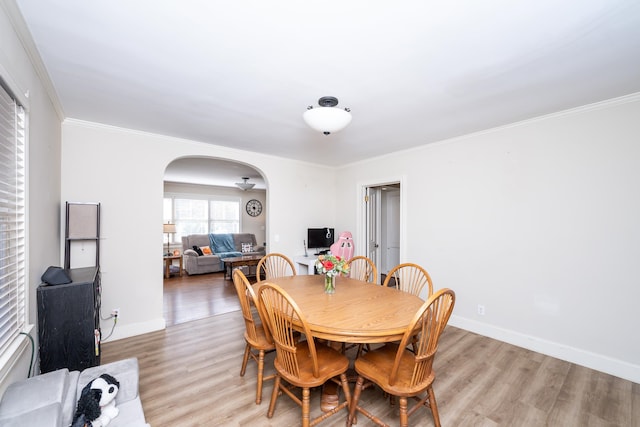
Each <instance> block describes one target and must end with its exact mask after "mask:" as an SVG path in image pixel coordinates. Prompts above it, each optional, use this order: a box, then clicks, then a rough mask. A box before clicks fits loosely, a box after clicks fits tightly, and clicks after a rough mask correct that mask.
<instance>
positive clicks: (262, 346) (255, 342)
mask: <svg viewBox="0 0 640 427" xmlns="http://www.w3.org/2000/svg"><path fill="white" fill-rule="evenodd" d="M255 327H256V339H252V338H251V336H249V333H248V332H247V331H245V333H244V339H245V340H246V341H247V342H248V343H249V345H251V347H253V348H254V349H256V350H264V351H270V350H275V348H276V346H275V344H274V343H273V342H269V340H268V339H267V335H266V332H265V330H264V326H262V324H260V323H258V322H256V323H255Z"/></svg>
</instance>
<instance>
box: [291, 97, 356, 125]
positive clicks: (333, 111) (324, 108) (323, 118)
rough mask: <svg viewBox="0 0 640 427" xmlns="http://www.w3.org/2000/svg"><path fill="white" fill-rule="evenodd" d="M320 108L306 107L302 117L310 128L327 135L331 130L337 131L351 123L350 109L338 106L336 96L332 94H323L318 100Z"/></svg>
mask: <svg viewBox="0 0 640 427" xmlns="http://www.w3.org/2000/svg"><path fill="white" fill-rule="evenodd" d="M318 105H320V108H313V106H311V105H310V106H309V107H307V111H305V112H304V114H303V115H302V118H303V119H304V121H305V122H306V123H307V124H308V125H309V127H310V128H312V129H315V130H317V131H319V132H322V133H324V134H325V135H329V134H330V133H331V132H338V131H339V130H342V129H344V128H345V127H347V125H348V124H349V123H351V110H350V109H348V108H338V107H336V105H338V98H336V97H334V96H323V97H322V98H320V99H319V100H318Z"/></svg>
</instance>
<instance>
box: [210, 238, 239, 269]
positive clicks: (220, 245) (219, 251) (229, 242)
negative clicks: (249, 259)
mask: <svg viewBox="0 0 640 427" xmlns="http://www.w3.org/2000/svg"><path fill="white" fill-rule="evenodd" d="M209 243H211V249H212V250H213V253H215V254H216V255H218V256H219V257H220V269H222V270H224V258H233V257H237V256H242V252H238V251H236V245H235V243H234V242H233V236H232V235H231V234H209Z"/></svg>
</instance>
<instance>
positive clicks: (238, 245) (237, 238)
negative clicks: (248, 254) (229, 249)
mask: <svg viewBox="0 0 640 427" xmlns="http://www.w3.org/2000/svg"><path fill="white" fill-rule="evenodd" d="M233 242H234V245H235V250H236V251H242V244H243V243H250V244H251V246H252V247H253V248H254V249H253V250H254V251H255V247H256V246H258V244H257V242H256V235H255V234H253V233H235V234H233Z"/></svg>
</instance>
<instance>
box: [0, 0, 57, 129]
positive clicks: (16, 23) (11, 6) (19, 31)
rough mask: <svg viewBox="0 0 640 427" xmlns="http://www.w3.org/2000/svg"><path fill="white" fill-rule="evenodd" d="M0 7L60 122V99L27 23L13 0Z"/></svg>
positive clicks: (2, 2) (4, 0) (3, 3)
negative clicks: (4, 12) (5, 14)
mask: <svg viewBox="0 0 640 427" xmlns="http://www.w3.org/2000/svg"><path fill="white" fill-rule="evenodd" d="M0 7H2V8H3V9H4V10H5V11H6V12H7V17H8V18H9V20H10V21H11V24H12V25H13V29H14V31H15V32H16V35H17V36H18V39H19V40H20V42H21V43H22V47H23V48H24V50H25V52H26V53H27V56H28V57H29V61H31V65H32V66H33V68H34V70H35V72H36V75H37V76H38V78H39V79H40V83H41V84H42V86H43V87H44V90H45V92H46V93H47V95H48V96H49V99H50V100H51V105H53V108H54V110H55V111H56V114H57V115H58V118H59V119H60V121H61V122H62V121H63V120H64V118H65V115H64V110H63V109H62V104H60V98H59V97H58V93H57V92H56V89H55V86H54V85H53V82H52V81H51V78H50V77H49V73H48V72H47V67H45V65H44V62H42V57H41V56H40V52H39V51H38V48H37V47H36V45H35V43H34V41H33V37H31V32H30V31H29V27H27V23H26V22H25V20H24V18H23V17H22V12H20V8H19V7H18V5H17V4H16V2H15V0H3V1H1V2H0Z"/></svg>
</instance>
